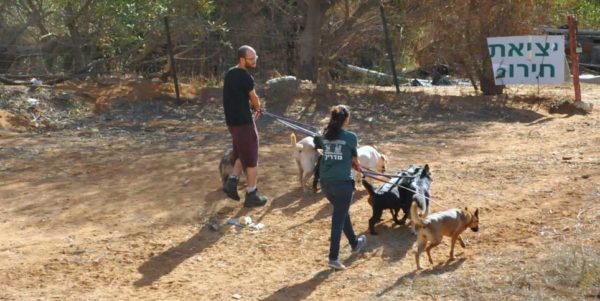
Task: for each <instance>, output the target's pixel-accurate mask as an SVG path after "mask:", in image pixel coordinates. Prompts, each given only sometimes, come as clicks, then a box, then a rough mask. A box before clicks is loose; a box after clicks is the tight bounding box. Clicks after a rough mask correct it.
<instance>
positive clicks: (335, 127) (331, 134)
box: [324, 105, 350, 140]
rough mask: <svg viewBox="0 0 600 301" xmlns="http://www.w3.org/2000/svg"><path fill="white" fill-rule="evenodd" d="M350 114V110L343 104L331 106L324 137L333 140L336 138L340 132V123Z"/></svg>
mask: <svg viewBox="0 0 600 301" xmlns="http://www.w3.org/2000/svg"><path fill="white" fill-rule="evenodd" d="M349 116H350V110H348V108H347V107H346V106H344V105H337V106H334V107H333V108H331V117H330V118H329V124H327V127H325V133H324V136H325V139H327V140H333V139H337V138H338V137H339V136H340V133H341V132H342V125H343V124H344V121H346V119H347V118H348V117H349Z"/></svg>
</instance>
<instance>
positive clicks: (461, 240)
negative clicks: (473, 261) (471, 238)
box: [458, 235, 467, 249]
mask: <svg viewBox="0 0 600 301" xmlns="http://www.w3.org/2000/svg"><path fill="white" fill-rule="evenodd" d="M458 242H459V243H460V246H461V247H463V249H464V248H466V247H467V245H466V244H465V242H464V241H463V239H462V237H460V235H459V236H458Z"/></svg>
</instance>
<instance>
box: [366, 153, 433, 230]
mask: <svg viewBox="0 0 600 301" xmlns="http://www.w3.org/2000/svg"><path fill="white" fill-rule="evenodd" d="M375 174H377V173H365V176H369V177H371V178H375ZM431 182H432V178H431V172H430V171H429V165H427V164H425V166H415V165H411V166H410V167H409V168H408V169H407V170H404V171H401V172H398V173H397V174H396V175H395V176H390V179H389V181H388V182H387V183H385V184H384V185H382V186H381V187H379V189H375V187H374V186H373V184H371V183H369V182H367V181H366V180H364V179H363V181H362V184H363V186H364V187H365V188H366V190H367V192H368V193H369V204H370V205H371V208H372V209H373V215H372V216H371V218H370V219H369V232H370V233H371V234H372V235H377V232H376V231H375V225H376V224H377V223H378V222H379V221H380V220H381V215H382V214H383V211H384V210H385V209H389V210H390V213H391V214H392V217H393V219H394V222H395V223H396V224H398V225H404V224H405V223H406V219H407V218H408V217H409V216H410V207H411V204H412V203H413V201H414V202H415V203H416V204H417V206H418V209H419V210H420V211H421V212H422V214H423V215H424V216H427V214H428V213H429V198H430V196H431ZM400 210H402V212H403V213H404V216H403V217H402V219H398V213H399V212H400ZM411 221H412V218H411ZM411 228H412V231H413V233H414V232H415V229H414V223H411Z"/></svg>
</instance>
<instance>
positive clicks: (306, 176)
mask: <svg viewBox="0 0 600 301" xmlns="http://www.w3.org/2000/svg"><path fill="white" fill-rule="evenodd" d="M310 176H311V172H307V171H305V172H304V177H303V178H302V190H304V192H308V187H307V185H308V179H309V178H310Z"/></svg>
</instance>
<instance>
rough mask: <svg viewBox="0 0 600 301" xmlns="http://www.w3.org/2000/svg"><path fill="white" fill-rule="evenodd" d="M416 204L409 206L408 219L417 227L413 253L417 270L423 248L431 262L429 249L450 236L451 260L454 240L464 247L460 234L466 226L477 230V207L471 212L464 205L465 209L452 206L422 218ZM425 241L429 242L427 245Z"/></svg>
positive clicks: (419, 267) (474, 230)
mask: <svg viewBox="0 0 600 301" xmlns="http://www.w3.org/2000/svg"><path fill="white" fill-rule="evenodd" d="M417 206H418V205H417V203H416V202H413V203H412V205H411V207H410V219H411V221H412V222H414V223H415V226H416V229H417V253H416V254H415V260H416V262H417V270H419V269H421V266H420V265H419V256H420V255H421V253H423V250H424V249H425V250H426V251H427V256H428V257H429V263H431V264H433V260H432V259H431V253H430V251H431V249H433V248H434V247H436V246H437V245H439V244H440V243H441V242H442V238H443V237H444V236H448V237H451V238H452V242H451V244H450V259H451V260H452V259H454V245H455V244H456V241H457V240H458V241H459V242H460V245H461V247H463V248H464V247H465V243H464V242H463V240H462V238H461V237H460V234H461V233H462V232H463V231H465V230H466V229H467V228H471V230H473V232H477V231H479V209H476V210H475V212H471V211H469V209H467V208H466V207H465V209H458V208H454V209H448V210H446V211H442V212H437V213H434V214H431V215H429V216H427V217H425V218H423V217H421V216H419V213H418V212H417V209H418V208H417ZM427 242H431V243H430V244H429V245H428V246H427ZM425 246H427V247H425Z"/></svg>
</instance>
